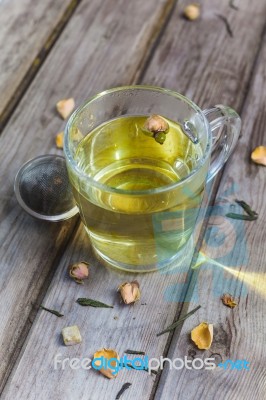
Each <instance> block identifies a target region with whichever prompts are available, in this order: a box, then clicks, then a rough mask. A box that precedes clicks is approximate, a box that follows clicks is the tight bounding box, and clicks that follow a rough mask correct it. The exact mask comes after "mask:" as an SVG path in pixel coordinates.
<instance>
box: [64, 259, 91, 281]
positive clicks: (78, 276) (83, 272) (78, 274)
mask: <svg viewBox="0 0 266 400" xmlns="http://www.w3.org/2000/svg"><path fill="white" fill-rule="evenodd" d="M88 266H89V264H88V263H87V262H85V261H80V262H78V263H75V264H73V265H70V266H69V276H70V277H71V278H73V279H74V281H75V282H77V283H83V280H84V279H87V278H88V276H89V267H88Z"/></svg>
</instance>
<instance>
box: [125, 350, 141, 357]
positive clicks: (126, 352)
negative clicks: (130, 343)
mask: <svg viewBox="0 0 266 400" xmlns="http://www.w3.org/2000/svg"><path fill="white" fill-rule="evenodd" d="M124 353H125V354H136V355H137V354H139V355H142V356H145V354H146V353H145V351H138V350H130V349H127V350H125V351H124Z"/></svg>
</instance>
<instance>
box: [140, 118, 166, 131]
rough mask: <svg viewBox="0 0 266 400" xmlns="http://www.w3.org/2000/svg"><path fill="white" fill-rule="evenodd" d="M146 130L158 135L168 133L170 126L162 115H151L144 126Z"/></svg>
mask: <svg viewBox="0 0 266 400" xmlns="http://www.w3.org/2000/svg"><path fill="white" fill-rule="evenodd" d="M143 128H144V130H146V131H149V132H153V133H157V132H164V133H167V132H168V130H169V124H168V123H167V122H166V120H165V119H164V118H163V117H160V115H151V116H150V117H149V118H148V119H147V120H146V122H145V124H144V127H143Z"/></svg>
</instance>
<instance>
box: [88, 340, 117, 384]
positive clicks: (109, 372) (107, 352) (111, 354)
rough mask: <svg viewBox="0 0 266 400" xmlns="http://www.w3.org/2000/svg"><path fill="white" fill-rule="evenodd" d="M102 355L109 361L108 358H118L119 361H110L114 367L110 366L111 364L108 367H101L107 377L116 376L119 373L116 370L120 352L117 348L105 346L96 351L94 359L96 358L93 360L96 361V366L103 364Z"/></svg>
mask: <svg viewBox="0 0 266 400" xmlns="http://www.w3.org/2000/svg"><path fill="white" fill-rule="evenodd" d="M101 357H103V358H104V359H105V360H106V362H108V360H110V359H112V358H113V359H116V360H117V362H116V360H112V361H110V366H112V367H114V368H110V366H109V367H107V368H103V367H102V368H100V369H99V371H100V372H101V373H102V374H103V375H104V376H106V377H107V378H109V379H113V378H116V376H117V374H118V372H117V370H116V367H117V364H118V361H119V355H118V353H117V352H116V351H115V350H112V349H105V348H103V349H101V350H98V351H96V353H94V355H93V360H94V361H93V362H94V365H95V366H97V367H100V366H102V359H101ZM96 359H97V360H96Z"/></svg>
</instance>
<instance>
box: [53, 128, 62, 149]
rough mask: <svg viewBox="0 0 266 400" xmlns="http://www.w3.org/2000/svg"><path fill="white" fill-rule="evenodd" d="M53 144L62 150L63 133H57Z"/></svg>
mask: <svg viewBox="0 0 266 400" xmlns="http://www.w3.org/2000/svg"><path fill="white" fill-rule="evenodd" d="M55 144H56V147H57V148H58V149H62V148H63V144H64V132H59V133H58V134H57V135H56V138H55Z"/></svg>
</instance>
